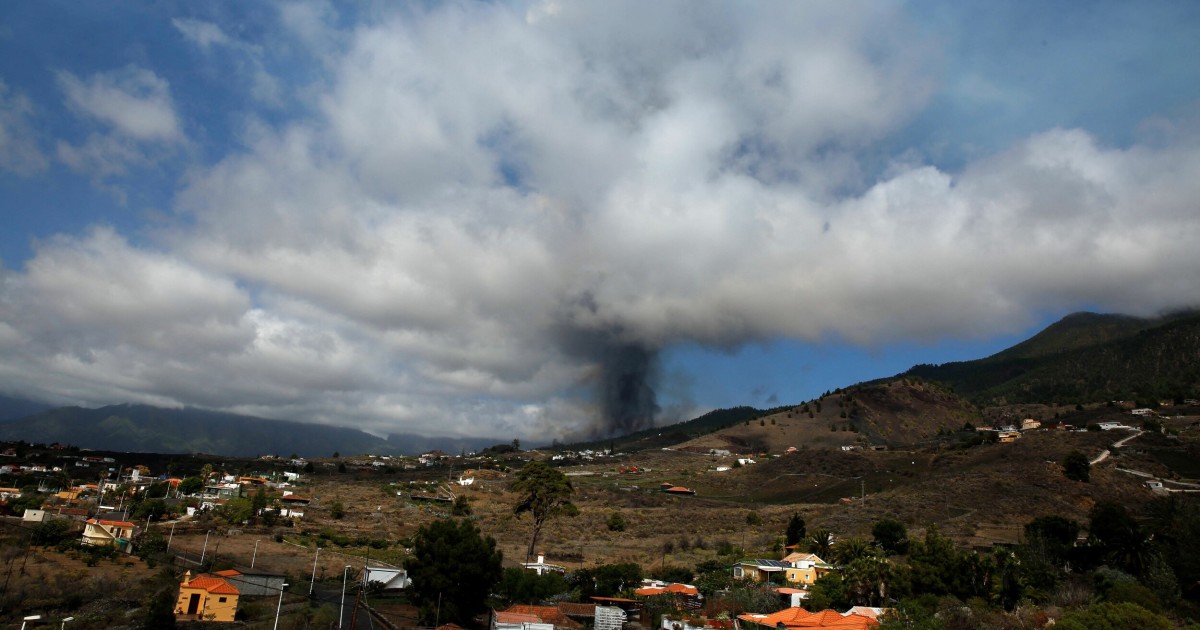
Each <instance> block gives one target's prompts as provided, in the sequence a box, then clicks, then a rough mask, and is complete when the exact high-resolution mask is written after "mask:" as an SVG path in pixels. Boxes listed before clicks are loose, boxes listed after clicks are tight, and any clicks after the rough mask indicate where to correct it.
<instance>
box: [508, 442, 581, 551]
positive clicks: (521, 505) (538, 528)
mask: <svg viewBox="0 0 1200 630" xmlns="http://www.w3.org/2000/svg"><path fill="white" fill-rule="evenodd" d="M511 488H512V491H513V492H517V493H519V494H520V495H521V498H520V499H519V500H518V501H517V505H516V507H514V508H513V513H515V514H517V515H518V516H519V515H521V514H523V513H525V512H529V514H530V516H532V517H533V534H532V535H531V536H530V537H529V549H527V550H526V552H525V559H526V561H528V559H529V558H530V557H532V556H533V554H534V552H535V550H536V548H537V541H538V538H539V537H540V536H541V535H542V526H544V525H545V524H546V521H547V520H549V519H551V518H553V517H555V516H559V515H564V516H575V515H577V514H579V508H577V507H575V504H574V503H571V495H572V494H574V493H575V488H573V487H572V486H571V482H570V480H568V479H567V476H566V475H564V474H562V473H561V472H559V471H557V470H555V469H553V468H551V467H550V465H549V464H547V463H545V462H529V463H528V464H525V466H524V467H523V468H521V470H520V472H518V473H517V478H516V480H514V481H513V483H512V486H511Z"/></svg>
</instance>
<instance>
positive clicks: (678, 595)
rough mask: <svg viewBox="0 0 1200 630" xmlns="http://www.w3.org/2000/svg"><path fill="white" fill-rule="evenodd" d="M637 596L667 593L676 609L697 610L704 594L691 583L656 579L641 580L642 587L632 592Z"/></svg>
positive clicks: (655, 595)
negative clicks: (667, 581)
mask: <svg viewBox="0 0 1200 630" xmlns="http://www.w3.org/2000/svg"><path fill="white" fill-rule="evenodd" d="M633 594H634V595H636V596H638V597H657V596H660V595H668V596H671V597H673V598H674V600H675V609H676V610H699V609H701V608H703V607H704V596H703V595H701V594H700V590H699V589H697V588H696V587H695V586H692V585H691V584H677V583H676V584H667V583H665V582H659V581H656V580H643V581H642V587H641V588H639V589H637V590H635V591H634V592H633Z"/></svg>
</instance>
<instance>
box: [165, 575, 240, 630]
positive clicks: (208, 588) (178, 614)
mask: <svg viewBox="0 0 1200 630" xmlns="http://www.w3.org/2000/svg"><path fill="white" fill-rule="evenodd" d="M239 595H240V592H239V591H238V588H237V587H236V586H234V585H233V584H230V583H229V581H227V580H225V579H224V578H220V577H216V576H213V575H198V576H196V577H192V572H191V571H188V572H187V573H185V574H184V575H183V582H181V583H180V584H179V599H178V600H177V601H176V602H175V619H176V620H177V621H225V622H229V621H233V620H234V616H235V615H237V607H238V597H239Z"/></svg>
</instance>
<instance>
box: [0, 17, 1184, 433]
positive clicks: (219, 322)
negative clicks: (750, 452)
mask: <svg viewBox="0 0 1200 630" xmlns="http://www.w3.org/2000/svg"><path fill="white" fill-rule="evenodd" d="M323 6H324V5H312V6H309V5H304V6H299V5H288V8H287V9H285V10H284V11H283V13H284V15H283V17H282V18H281V19H283V20H284V21H285V22H286V23H287V26H288V27H289V28H290V29H292V31H293V32H294V33H297V34H299V35H298V36H300V35H302V37H301V39H302V41H304V42H307V44H308V45H310V46H314V47H318V49H317V50H314V51H313V55H314V57H317V58H321V59H323V60H328V64H329V66H328V69H329V72H328V74H327V76H326V77H325V79H324V82H320V81H319V82H317V83H316V84H314V85H308V86H306V87H305V90H306V93H311V94H315V95H316V97H315V98H314V99H313V100H312V104H314V105H315V108H313V109H308V110H305V111H306V112H307V114H305V117H301V118H295V119H292V120H289V121H285V122H282V123H279V124H278V125H276V126H274V127H271V128H268V127H266V125H262V126H254V127H252V131H251V132H250V133H247V135H246V137H245V138H244V142H245V146H246V149H245V150H244V151H242V152H239V153H230V154H227V155H225V156H224V157H223V158H222V159H220V160H219V161H218V162H217V163H215V164H213V165H211V166H210V167H207V168H201V169H195V170H194V171H192V172H191V173H190V174H189V176H188V179H187V181H186V184H185V186H184V189H183V190H182V191H181V193H180V194H179V196H178V199H177V203H176V210H177V211H178V212H179V213H181V214H182V215H183V219H184V220H183V224H184V225H185V226H186V227H176V228H174V229H172V230H169V231H167V232H164V233H160V234H158V235H157V239H158V240H157V241H156V245H157V247H158V248H160V249H157V250H154V251H151V250H147V249H145V248H141V247H137V246H134V245H131V244H129V243H127V242H125V241H124V240H123V239H122V238H121V237H120V236H119V235H116V234H114V233H112V232H111V231H105V230H100V231H98V232H96V233H94V234H91V235H89V236H88V237H86V238H81V239H64V240H61V241H56V242H54V243H51V244H49V245H47V246H44V247H43V248H42V249H40V250H39V251H38V253H37V256H36V257H35V258H34V260H32V261H30V264H29V267H28V270H27V271H25V272H20V273H16V272H9V273H8V275H7V276H6V279H5V281H4V282H5V284H4V287H5V289H4V293H3V295H4V299H3V301H0V305H4V308H5V309H7V312H6V313H5V316H4V317H0V321H3V322H5V323H6V324H7V326H8V328H6V329H3V330H0V344H2V345H3V347H5V348H6V349H9V348H16V349H18V350H19V352H16V353H13V354H9V353H8V352H6V353H5V356H11V357H14V358H12V359H0V378H3V379H4V381H3V382H13V379H24V381H22V382H26V381H27V382H29V384H30V387H40V388H42V389H41V391H45V392H46V393H47V394H51V393H52V394H54V395H56V396H59V397H62V396H66V395H76V396H78V397H80V398H86V399H88V400H98V399H102V398H103V399H104V400H106V401H115V400H123V399H153V400H167V401H175V402H178V403H185V404H202V405H209V406H216V407H222V408H228V409H234V410H239V411H248V412H254V413H261V414H264V415H270V416H276V417H290V418H300V419H308V420H312V421H321V422H344V421H345V419H346V418H353V419H355V421H356V422H358V423H359V425H360V426H362V427H364V428H368V429H370V430H373V431H375V432H378V433H387V432H389V431H397V430H404V431H424V432H430V433H457V434H462V435H466V434H475V435H478V434H481V433H494V434H502V433H508V434H516V435H521V436H538V437H543V438H545V439H549V438H548V437H547V436H554V435H558V434H561V433H563V432H566V431H569V430H572V429H578V428H586V427H588V426H590V425H591V424H592V423H593V422H595V415H596V413H597V412H596V410H595V409H594V408H593V407H590V406H589V405H588V404H587V403H584V402H581V400H580V397H579V393H578V392H579V391H580V388H581V387H587V386H593V385H597V384H599V385H600V386H601V389H603V385H604V384H606V383H607V382H608V381H606V378H607V377H606V376H605V375H604V374H601V373H600V372H602V371H603V370H602V368H605V367H607V368H608V369H618V370H619V369H624V368H622V366H620V365H618V363H620V362H621V361H625V360H633V361H634V363H635V364H636V363H637V361H638V360H639V358H640V360H646V358H647V357H649V356H651V355H652V354H653V352H654V351H655V350H657V349H659V348H662V347H665V346H667V345H670V344H673V343H678V342H696V343H701V344H712V345H718V346H722V347H731V346H736V345H738V344H742V343H746V342H749V341H754V340H760V339H769V338H774V337H780V336H784V337H791V338H800V339H808V340H821V339H825V338H828V337H829V336H837V337H842V338H848V339H851V340H854V341H856V342H860V343H863V344H876V343H886V342H889V341H895V340H900V339H913V338H916V339H923V340H934V339H942V338H946V337H962V336H976V335H988V334H995V332H996V331H998V330H1001V331H1012V330H1015V329H1018V328H1021V327H1022V326H1024V325H1026V324H1027V322H1028V318H1029V317H1030V314H1031V313H1034V312H1044V311H1047V310H1056V309H1063V308H1071V307H1073V306H1075V305H1079V304H1088V305H1093V306H1096V307H1101V308H1111V309H1114V310H1121V311H1127V312H1141V313H1148V312H1153V311H1155V310H1158V309H1159V308H1162V307H1165V306H1171V305H1178V304H1187V303H1194V302H1196V301H1198V300H1200V288H1197V286H1196V284H1195V282H1194V278H1195V277H1197V275H1198V272H1200V255H1198V254H1197V253H1196V251H1195V248H1194V247H1190V246H1189V244H1190V243H1194V242H1196V240H1197V237H1200V234H1198V233H1197V232H1198V231H1200V224H1198V222H1197V221H1196V217H1195V212H1194V199H1196V198H1197V197H1198V194H1200V180H1197V178H1195V177H1194V173H1196V172H1198V171H1200V143H1197V142H1196V141H1195V138H1194V137H1193V136H1187V135H1178V134H1176V135H1168V137H1166V138H1165V139H1163V140H1161V141H1159V142H1158V143H1157V144H1154V145H1153V146H1151V145H1135V146H1131V147H1125V148H1114V147H1109V146H1104V145H1103V144H1101V143H1100V142H1098V141H1097V140H1096V138H1095V136H1094V135H1092V134H1090V133H1088V132H1087V131H1084V130H1079V129H1053V130H1047V131H1044V132H1043V133H1039V134H1036V135H1034V136H1032V137H1029V138H1026V139H1024V140H1022V141H1019V142H1016V143H1014V144H1013V145H1012V146H1010V147H1009V148H1008V149H1006V150H1004V151H1001V152H999V153H996V154H994V155H990V156H988V157H986V158H984V159H980V160H978V161H976V162H974V163H971V164H968V165H967V166H966V167H965V168H963V169H961V170H956V171H954V172H948V171H944V170H939V169H938V168H935V167H933V166H928V165H923V164H921V163H920V161H919V160H918V159H915V158H914V157H913V156H912V155H911V154H905V155H904V156H903V160H897V161H896V162H895V164H894V165H893V166H892V167H891V168H890V169H888V170H887V171H886V175H883V176H875V177H876V178H875V179H874V180H871V179H870V177H872V176H871V175H869V173H870V172H871V171H870V169H869V168H864V167H862V166H861V163H862V162H863V161H864V160H865V159H867V158H869V157H872V156H873V154H874V152H877V151H881V150H883V149H881V148H880V147H881V146H886V143H887V141H888V140H889V139H890V138H891V137H892V134H894V133H895V132H897V131H898V130H901V129H903V128H904V125H905V124H906V123H907V122H908V121H910V120H911V119H912V118H913V117H914V116H915V115H917V114H918V113H919V112H920V111H921V109H922V108H923V107H925V106H926V105H927V103H928V99H929V98H930V94H931V91H932V90H933V88H934V85H935V83H936V81H937V76H936V72H935V71H933V70H931V69H930V68H931V67H933V66H935V65H936V64H931V62H930V59H931V58H935V57H936V51H930V50H928V49H926V48H925V47H924V46H922V45H920V44H919V43H918V42H919V41H920V38H919V37H918V35H917V34H916V33H914V32H912V31H911V29H910V27H909V26H907V25H906V22H905V17H904V16H903V15H901V14H900V13H899V10H898V8H897V7H896V6H893V5H887V4H882V3H871V4H863V5H837V6H833V5H829V6H824V5H813V4H802V5H728V4H705V3H683V4H666V3H663V4H659V3H652V4H646V3H637V4H629V5H625V9H624V10H613V9H612V7H611V6H610V5H608V4H607V3H606V4H604V5H596V4H585V3H574V2H553V3H542V4H539V5H536V6H531V8H528V9H526V8H523V7H510V6H507V5H494V4H469V5H459V4H455V5H451V6H441V7H437V8H433V9H414V8H407V9H406V10H405V11H402V12H400V13H397V14H391V15H385V16H383V17H381V18H379V19H378V20H375V21H371V22H368V23H365V24H361V25H357V26H356V27H355V28H353V29H351V30H349V31H347V32H343V33H340V34H338V35H337V36H334V35H332V34H331V33H330V30H329V29H331V28H332V27H331V24H332V23H333V20H332V19H331V13H330V11H329V9H328V7H327V6H324V8H322V7H323ZM176 27H177V28H179V29H180V30H181V32H184V33H185V35H188V36H189V37H191V38H192V39H193V40H194V41H196V42H197V43H199V44H200V45H206V44H204V43H203V42H210V44H208V45H216V44H218V43H221V42H220V41H219V39H220V38H219V37H217V36H216V35H215V33H220V32H222V31H220V30H217V31H212V30H211V29H206V28H205V27H204V26H203V25H199V24H194V23H185V24H184V25H183V26H180V24H176ZM342 38H344V41H343V40H342ZM334 41H337V42H338V43H337V44H333V43H331V42H334ZM322 46H324V47H323V48H321V47H322ZM144 72H148V71H144ZM135 74H136V71H135ZM60 76H62V77H65V78H62V79H60V80H61V81H62V83H63V86H64V90H66V91H67V93H68V96H69V97H70V99H71V101H72V102H73V103H75V106H76V107H77V108H78V109H79V110H80V111H83V112H85V113H87V114H88V115H90V116H92V117H94V118H97V119H99V120H102V121H105V122H107V123H108V124H110V125H112V127H113V130H114V132H115V133H117V134H120V136H121V137H124V138H130V139H139V138H140V139H143V140H145V139H163V140H166V139H167V138H171V137H173V136H172V133H171V132H169V131H166V130H168V129H171V128H174V129H175V130H176V132H177V133H180V134H181V133H182V132H179V131H178V129H179V127H178V123H177V122H176V123H174V124H173V126H172V125H159V126H156V125H155V124H153V123H152V122H147V121H137V120H133V119H126V118H122V117H119V116H117V115H116V114H113V113H112V111H113V110H112V109H111V107H108V106H101V105H98V104H97V103H102V102H110V101H111V102H116V101H117V100H119V99H115V98H114V99H106V98H105V97H106V95H107V96H111V95H112V94H113V93H114V92H120V93H121V94H124V95H126V96H129V95H130V94H138V95H140V96H138V97H137V99H135V100H139V102H141V103H142V104H143V105H145V106H146V107H147V111H157V110H156V109H155V108H154V107H151V106H150V103H153V102H164V103H166V104H167V105H169V104H170V101H169V94H168V91H167V89H166V83H165V81H162V80H157V81H155V80H151V79H148V78H146V77H143V78H142V79H139V80H136V81H134V80H131V79H129V78H128V76H126V78H125V79H117V78H113V77H110V76H108V75H99V76H97V77H93V78H91V79H89V80H87V81H82V80H79V79H75V78H74V77H73V76H72V75H66V74H64V75H60ZM139 76H141V75H139ZM150 77H152V78H154V79H156V78H157V77H154V75H150ZM131 81H132V83H131ZM139 81H140V82H139ZM132 84H136V85H140V86H141V88H140V89H138V90H134V89H126V88H129V86H131V85H132ZM120 86H126V88H120ZM155 86H158V87H155ZM135 87H136V86H135ZM289 87H292V86H289ZM159 88H161V89H159ZM93 95H94V96H95V97H94V98H93V97H92V96H93ZM85 96H87V98H84V97H85ZM130 98H133V97H130ZM153 119H154V117H153V116H151V120H153ZM171 119H172V120H175V119H174V117H173V116H172V118H171ZM155 129H158V130H159V131H153V130H155ZM135 130H136V131H135ZM138 133H140V134H141V135H138ZM127 146H136V145H123V144H121V143H119V142H116V143H114V136H99V137H98V138H97V139H96V141H95V143H94V146H93V142H92V141H91V140H89V141H88V142H87V143H85V144H84V145H82V146H79V147H74V146H66V147H65V148H60V157H61V159H63V160H64V161H65V162H67V163H68V164H72V165H73V166H75V165H78V166H76V167H77V168H79V169H80V170H92V171H94V170H97V169H101V168H102V167H101V163H102V162H103V155H105V152H106V151H115V152H118V153H119V151H120V150H121V149H122V148H123V147H127ZM864 156H865V157H864ZM135 159H136V155H127V156H124V157H118V159H117V160H116V162H117V163H128V162H130V161H133V160H135ZM847 190H852V191H855V192H852V193H847V192H846V191H847ZM639 352H640V354H639ZM39 357H46V358H39ZM17 365H22V366H29V369H27V370H25V371H24V372H23V373H25V374H28V376H20V375H18V374H17V372H18V370H17V368H16V366H17ZM650 367H652V366H650ZM650 367H647V366H646V365H644V364H643V365H633V366H632V367H629V368H628V369H632V370H635V371H637V370H644V369H650ZM620 375H621V374H620V373H618V374H617V376H618V377H620ZM608 376H612V375H611V374H609V375H608ZM43 377H44V378H43ZM37 383H41V384H40V385H39V384H37ZM72 392H74V393H73V394H72ZM106 392H107V393H106ZM481 426H482V427H487V428H480V427H481Z"/></svg>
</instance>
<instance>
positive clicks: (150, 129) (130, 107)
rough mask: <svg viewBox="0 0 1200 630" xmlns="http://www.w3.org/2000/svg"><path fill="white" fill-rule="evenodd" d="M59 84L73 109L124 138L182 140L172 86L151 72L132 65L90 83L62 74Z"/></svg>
mask: <svg viewBox="0 0 1200 630" xmlns="http://www.w3.org/2000/svg"><path fill="white" fill-rule="evenodd" d="M58 83H59V86H60V87H61V88H62V90H63V92H64V93H65V94H66V97H67V103H68V104H69V105H70V106H71V107H72V108H74V109H75V110H77V111H79V112H80V113H82V114H84V115H86V116H89V117H91V118H94V119H96V120H98V121H100V122H102V123H104V124H106V125H108V126H110V127H111V128H112V129H113V130H115V131H116V132H117V133H119V134H121V135H124V136H128V137H130V138H133V139H135V140H140V141H157V142H176V141H180V140H182V139H183V131H182V129H181V128H180V124H179V119H178V117H177V116H176V114H175V106H174V103H173V102H172V100H171V92H170V86H169V84H168V83H167V81H166V80H165V79H163V78H161V77H159V76H158V75H156V74H155V73H154V72H152V71H150V70H147V69H145V68H138V67H135V66H129V67H126V68H124V69H121V70H117V71H114V72H102V73H98V74H95V75H92V77H90V78H89V79H88V80H87V81H84V80H82V79H80V78H79V77H76V76H75V75H74V74H71V73H70V72H66V71H62V72H59V73H58Z"/></svg>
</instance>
